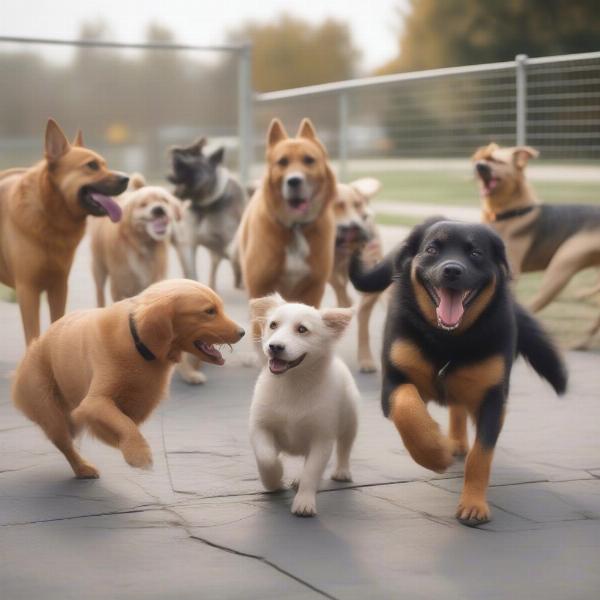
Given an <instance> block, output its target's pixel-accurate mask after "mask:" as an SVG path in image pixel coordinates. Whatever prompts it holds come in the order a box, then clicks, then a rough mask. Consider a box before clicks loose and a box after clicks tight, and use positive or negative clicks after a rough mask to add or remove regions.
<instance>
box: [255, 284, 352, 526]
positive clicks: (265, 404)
mask: <svg viewBox="0 0 600 600" xmlns="http://www.w3.org/2000/svg"><path fill="white" fill-rule="evenodd" d="M250 311H251V315H252V319H253V326H254V325H256V327H257V329H259V330H260V332H261V333H260V342H261V347H262V351H263V353H264V356H265V358H266V360H267V362H266V364H265V366H264V368H263V370H262V371H261V373H260V375H259V377H258V380H257V382H256V386H255V389H254V395H253V398H252V406H251V409H250V441H251V444H252V448H253V450H254V454H255V456H256V463H257V466H258V471H259V474H260V478H261V481H262V483H263V485H264V487H265V489H266V490H267V491H275V490H278V489H281V488H282V487H283V480H282V477H283V465H282V463H281V459H280V454H281V453H285V454H289V455H293V456H303V457H304V458H305V463H304V469H303V471H302V474H301V476H300V478H299V480H298V486H297V493H296V496H295V498H294V501H293V503H292V508H291V510H292V513H293V514H295V515H298V516H301V517H312V516H313V515H315V514H316V512H317V505H316V493H317V489H318V486H319V482H320V480H321V478H322V476H323V473H324V471H325V467H326V466H327V462H328V461H329V458H330V456H331V453H332V451H333V447H334V445H336V447H337V465H336V467H335V470H334V472H333V474H332V476H331V478H332V479H334V480H336V481H351V480H352V476H351V472H350V452H351V450H352V445H353V443H354V438H355V437H356V431H357V426H358V414H357V412H358V408H357V407H358V399H359V393H358V389H357V388H356V384H355V383H354V379H353V378H352V375H351V373H350V370H349V369H348V367H347V366H346V365H345V364H344V362H343V361H342V360H341V359H340V358H338V357H336V356H335V355H334V352H333V345H334V343H335V342H336V341H337V340H338V339H339V338H340V337H341V335H342V334H343V332H344V330H345V329H346V328H347V326H348V324H349V323H350V320H351V318H352V311H351V310H350V309H347V308H335V309H325V310H320V311H319V310H317V309H316V308H314V307H312V306H307V305H305V304H295V303H290V304H287V303H286V302H285V301H284V300H283V298H282V297H281V296H280V295H279V294H273V295H270V296H266V297H264V298H257V299H254V300H251V301H250Z"/></svg>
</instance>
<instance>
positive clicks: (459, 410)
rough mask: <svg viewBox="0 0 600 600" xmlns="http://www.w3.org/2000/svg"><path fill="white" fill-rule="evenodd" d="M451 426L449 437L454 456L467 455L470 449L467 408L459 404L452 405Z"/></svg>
mask: <svg viewBox="0 0 600 600" xmlns="http://www.w3.org/2000/svg"><path fill="white" fill-rule="evenodd" d="M449 412H450V415H449V417H450V427H449V432H448V437H449V438H450V444H452V454H453V455H454V456H465V455H466V454H467V452H468V451H469V439H468V437H467V409H466V408H465V407H464V406H460V405H458V404H451V405H450V410H449Z"/></svg>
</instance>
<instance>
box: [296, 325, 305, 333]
mask: <svg viewBox="0 0 600 600" xmlns="http://www.w3.org/2000/svg"><path fill="white" fill-rule="evenodd" d="M296 331H297V332H298V333H308V329H306V327H304V325H298V328H297V329H296Z"/></svg>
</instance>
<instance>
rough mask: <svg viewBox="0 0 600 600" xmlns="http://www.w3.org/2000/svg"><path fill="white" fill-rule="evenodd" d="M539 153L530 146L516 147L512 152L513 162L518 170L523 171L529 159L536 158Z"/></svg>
mask: <svg viewBox="0 0 600 600" xmlns="http://www.w3.org/2000/svg"><path fill="white" fill-rule="evenodd" d="M539 155H540V153H539V152H538V151H537V150H536V149H535V148H532V147H531V146H517V147H516V148H515V149H514V151H513V162H514V163H515V165H516V167H517V168H518V169H524V168H525V167H526V166H527V163H528V162H529V159H530V158H537V157H538V156H539Z"/></svg>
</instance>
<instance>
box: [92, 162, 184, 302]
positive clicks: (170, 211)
mask: <svg viewBox="0 0 600 600" xmlns="http://www.w3.org/2000/svg"><path fill="white" fill-rule="evenodd" d="M129 188H130V191H128V192H126V193H125V194H124V195H123V196H122V197H121V198H120V199H119V200H120V204H121V207H122V209H123V217H122V219H121V220H120V221H119V222H118V223H111V222H110V221H107V220H105V219H103V220H96V221H94V222H93V223H91V224H90V234H91V246H92V272H93V274H94V280H95V282H96V297H97V301H98V306H104V305H105V298H104V286H105V284H106V279H107V278H108V279H109V281H110V289H111V296H112V299H113V301H114V302H118V301H119V300H123V299H124V298H130V297H131V296H135V295H136V294H139V293H140V292H141V291H142V290H144V289H145V288H147V287H148V286H149V285H151V284H152V283H155V282H157V281H160V280H161V279H164V278H165V277H166V275H167V256H168V249H169V240H170V239H171V234H172V230H173V222H174V221H175V220H178V219H180V218H181V202H180V201H179V200H178V199H177V198H175V196H173V195H172V194H171V193H170V192H168V191H167V190H165V189H163V188H161V187H156V186H147V185H146V182H145V181H144V178H143V177H142V176H141V175H138V174H136V175H133V176H132V178H131V183H130V186H129Z"/></svg>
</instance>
